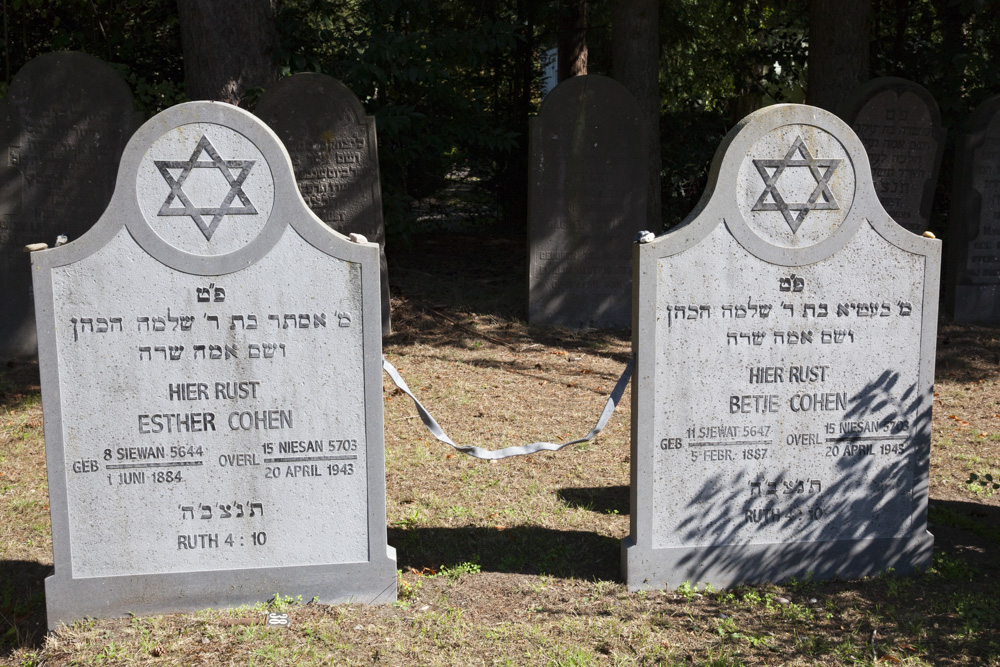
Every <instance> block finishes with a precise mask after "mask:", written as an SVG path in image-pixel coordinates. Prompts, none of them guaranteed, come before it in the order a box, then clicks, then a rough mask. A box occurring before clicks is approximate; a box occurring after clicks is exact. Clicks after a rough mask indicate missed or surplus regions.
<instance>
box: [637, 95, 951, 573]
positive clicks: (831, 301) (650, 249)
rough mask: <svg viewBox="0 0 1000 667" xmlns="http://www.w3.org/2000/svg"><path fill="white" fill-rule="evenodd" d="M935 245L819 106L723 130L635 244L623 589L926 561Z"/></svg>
mask: <svg viewBox="0 0 1000 667" xmlns="http://www.w3.org/2000/svg"><path fill="white" fill-rule="evenodd" d="M940 253H941V242H940V241H938V240H936V239H929V238H924V237H920V236H916V235H914V234H911V233H910V232H908V231H906V230H905V229H904V228H903V227H901V226H899V225H898V224H896V223H895V222H894V221H893V220H892V219H891V218H890V217H889V215H888V214H887V213H886V212H885V210H884V209H883V207H882V206H881V204H880V203H879V201H878V198H877V196H876V193H875V189H874V186H873V184H872V178H871V171H870V168H869V164H868V159H867V155H866V154H865V149H864V146H863V145H862V143H861V141H860V140H859V139H858V137H857V136H856V135H855V134H854V133H853V132H852V131H851V129H850V128H849V127H848V126H847V125H846V124H845V123H844V122H843V121H841V120H840V119H838V118H837V117H835V116H834V115H832V114H830V113H828V112H825V111H823V110H820V109H816V108H813V107H807V106H799V105H777V106H773V107H768V108H766V109H763V110H761V111H758V112H756V113H754V114H751V115H750V116H748V117H747V118H746V119H744V120H743V121H742V122H741V123H740V124H739V126H737V127H736V128H735V129H734V130H733V131H732V132H730V133H729V135H728V136H727V137H726V138H725V140H724V142H723V144H722V146H721V147H720V148H719V150H718V152H717V153H716V157H715V160H714V163H713V166H712V170H711V173H710V177H709V186H708V190H707V192H706V195H705V196H704V197H703V198H702V202H701V203H700V204H699V207H698V208H697V209H696V211H695V212H694V213H693V214H692V215H691V216H690V217H689V218H688V219H687V220H686V221H685V222H684V223H683V224H682V225H681V226H679V227H677V228H675V229H674V230H671V231H670V232H669V233H668V234H666V235H664V236H661V237H659V238H657V239H655V240H653V241H652V242H650V243H648V244H639V245H636V246H634V250H633V256H634V270H635V278H634V280H633V285H634V290H635V292H634V303H635V307H634V311H633V312H634V320H633V329H632V335H633V351H634V353H635V355H636V370H635V375H634V377H633V380H632V382H633V384H632V388H633V398H632V456H631V467H632V472H631V475H632V487H631V494H632V495H631V533H630V535H629V537H628V538H627V539H626V540H624V542H623V547H622V548H623V555H622V567H623V574H624V577H625V579H626V581H627V583H628V586H629V588H631V589H646V588H662V587H664V586H671V587H676V586H678V585H679V584H681V583H683V582H685V581H688V582H690V583H692V584H694V583H695V582H703V583H704V582H708V583H711V584H713V585H716V586H730V585H735V584H740V583H752V582H768V581H780V580H783V579H787V578H789V577H796V578H799V579H803V578H806V577H813V578H830V577H834V576H839V577H859V576H864V575H868V574H873V573H876V572H879V571H884V570H886V569H888V568H895V570H896V571H897V572H900V573H903V572H908V571H912V570H914V569H918V568H924V567H927V566H929V565H930V563H931V551H932V546H933V537H932V536H931V535H930V534H929V533H928V532H927V475H928V459H929V453H930V438H931V406H932V400H933V381H934V354H935V335H936V327H937V315H938V312H937V309H938V287H939V272H940V266H941V264H940V262H941V258H940Z"/></svg>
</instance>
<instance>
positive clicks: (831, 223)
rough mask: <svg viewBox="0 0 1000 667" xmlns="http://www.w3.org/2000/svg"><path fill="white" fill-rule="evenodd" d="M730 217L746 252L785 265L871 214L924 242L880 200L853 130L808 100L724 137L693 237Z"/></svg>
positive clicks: (840, 240)
mask: <svg viewBox="0 0 1000 667" xmlns="http://www.w3.org/2000/svg"><path fill="white" fill-rule="evenodd" d="M723 220H724V221H725V224H726V226H727V227H728V228H729V230H730V232H731V233H732V234H733V236H734V237H735V238H736V239H737V240H738V241H739V242H740V244H741V245H742V246H743V247H744V248H746V250H748V251H749V252H751V253H752V254H754V255H755V256H757V257H758V258H760V259H763V260H766V261H768V262H772V263H775V264H782V265H785V266H802V265H805V264H811V263H813V262H816V261H819V260H821V259H824V258H826V257H829V256H830V255H832V254H833V253H835V252H836V251H837V250H839V249H840V248H842V247H843V246H844V245H845V244H846V243H847V242H848V241H849V240H850V239H851V237H852V236H853V235H854V233H855V232H856V231H857V230H858V228H859V227H860V225H861V224H862V222H863V221H865V220H868V221H869V222H871V223H872V225H874V226H876V227H877V228H878V229H879V230H880V232H882V233H883V235H884V236H886V238H889V239H890V240H892V241H893V242H894V243H896V244H897V245H899V244H908V243H914V242H916V243H919V237H912V240H910V239H907V238H906V236H904V230H903V229H902V228H900V227H899V226H898V225H896V224H895V223H893V222H892V220H891V218H890V217H889V215H888V214H887V213H886V212H885V210H884V209H883V208H882V206H881V204H880V203H879V201H878V197H877V196H876V193H875V189H874V186H873V185H872V179H871V169H870V167H869V163H868V156H867V154H866V153H865V149H864V146H863V145H862V143H861V141H860V140H859V139H858V137H857V135H856V134H855V133H854V132H853V130H851V128H850V127H849V126H848V125H847V124H846V123H844V122H843V121H842V120H840V118H838V117H837V116H835V115H834V114H832V113H829V112H827V111H824V110H822V109H819V108H816V107H811V106H805V105H796V104H780V105H774V106H770V107H766V108H764V109H761V110H759V111H756V112H754V113H752V114H750V115H749V116H747V117H746V118H745V119H743V121H741V122H740V123H739V124H738V125H737V126H736V127H735V128H734V129H733V130H732V131H731V132H730V133H729V134H728V135H727V136H726V137H725V139H724V140H723V142H722V144H721V145H720V147H719V149H718V151H717V152H716V154H715V158H714V160H713V163H712V168H711V171H710V174H709V184H708V187H707V188H706V193H705V195H704V197H703V198H702V202H701V203H700V204H699V205H698V207H697V208H696V209H695V211H694V213H692V215H691V216H689V217H688V219H687V220H686V221H685V223H684V224H685V225H688V226H689V229H688V232H687V236H688V237H689V243H690V244H691V245H693V244H694V243H697V241H698V240H700V239H701V238H704V236H706V235H707V234H708V233H709V232H710V231H711V230H712V229H714V228H715V226H716V225H717V224H719V223H720V221H723ZM674 243H677V241H675V242H674Z"/></svg>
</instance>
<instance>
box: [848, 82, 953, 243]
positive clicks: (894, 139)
mask: <svg viewBox="0 0 1000 667" xmlns="http://www.w3.org/2000/svg"><path fill="white" fill-rule="evenodd" d="M837 115H839V116H840V117H841V118H843V119H844V122H846V123H847V124H848V125H850V126H851V128H852V129H853V130H854V131H855V132H856V133H857V134H858V137H859V138H860V139H861V142H862V143H863V144H864V146H865V148H866V149H867V152H868V159H869V161H870V163H871V168H872V179H873V181H874V184H875V189H876V192H878V196H879V200H880V201H881V202H882V205H883V206H884V207H885V209H886V211H888V212H889V215H891V216H892V218H893V220H895V221H896V222H897V223H899V224H900V225H902V226H903V227H905V228H906V229H907V230H909V231H911V232H913V233H914V234H922V233H923V232H925V231H927V228H928V227H930V224H931V209H932V208H933V205H934V192H935V190H936V189H937V181H938V171H939V170H940V168H941V157H942V155H943V153H944V143H945V129H944V128H943V127H942V126H941V112H940V110H939V109H938V105H937V102H935V101H934V97H933V96H932V95H931V94H930V93H929V92H928V91H927V89H926V88H924V87H923V86H921V85H920V84H917V83H914V82H913V81H908V80H906V79H900V78H896V77H882V78H878V79H872V80H871V81H869V82H867V83H865V84H863V85H861V86H859V87H858V88H857V89H855V90H854V91H853V92H852V93H851V94H850V95H848V96H847V97H846V98H845V99H844V101H843V102H842V103H841V105H840V108H839V109H838V111H837Z"/></svg>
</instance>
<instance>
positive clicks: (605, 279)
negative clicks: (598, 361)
mask: <svg viewBox="0 0 1000 667" xmlns="http://www.w3.org/2000/svg"><path fill="white" fill-rule="evenodd" d="M643 137H644V134H643V131H642V128H641V124H640V114H639V106H638V104H637V103H636V101H635V98H633V97H632V95H631V93H629V92H628V90H626V89H625V87H624V86H622V85H621V84H620V83H618V82H617V81H615V80H613V79H608V78H606V77H602V76H596V75H588V76H576V77H573V78H571V79H567V80H566V81H563V82H562V83H560V84H559V85H558V86H556V88H555V90H553V91H552V92H551V93H550V94H549V96H548V97H547V98H545V102H544V104H542V108H541V110H540V111H539V114H538V116H537V117H536V118H534V119H532V121H531V163H530V167H529V169H530V179H531V180H530V185H529V189H528V199H529V204H528V251H529V253H530V258H529V260H528V263H529V277H528V320H529V321H530V322H531V324H533V325H536V326H564V327H569V328H586V327H597V328H615V327H627V326H628V325H629V322H630V318H631V315H630V313H631V307H630V303H631V299H632V287H631V282H632V276H631V269H630V264H629V253H630V252H631V250H630V245H631V241H632V237H633V236H634V235H635V233H636V232H638V231H639V230H640V229H641V228H643V227H644V226H645V223H646V190H645V185H644V183H645V182H646V176H645V174H644V171H643V170H644V168H645V167H644V165H645V164H646V158H645V155H646V148H645V143H644V142H643Z"/></svg>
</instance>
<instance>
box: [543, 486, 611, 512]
mask: <svg viewBox="0 0 1000 667" xmlns="http://www.w3.org/2000/svg"><path fill="white" fill-rule="evenodd" d="M556 497H557V498H559V500H561V501H563V502H564V503H566V504H567V505H569V506H570V507H573V508H576V509H582V510H587V511H590V512H597V513H598V514H628V509H629V487H627V486H596V487H584V488H580V487H566V488H562V489H559V490H558V491H556Z"/></svg>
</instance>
